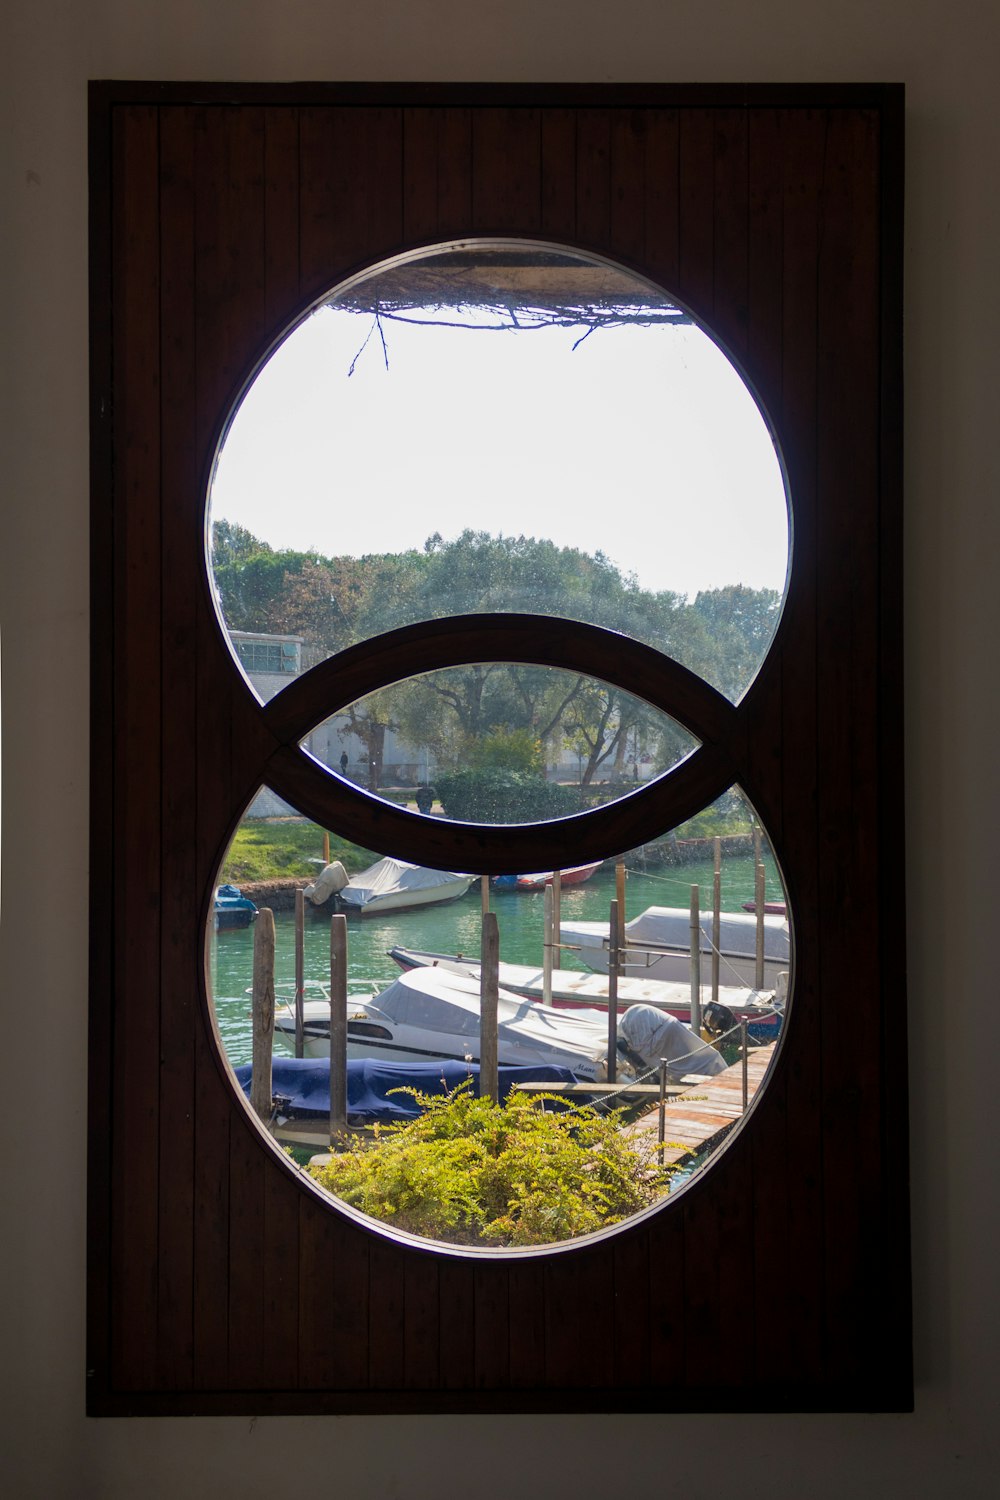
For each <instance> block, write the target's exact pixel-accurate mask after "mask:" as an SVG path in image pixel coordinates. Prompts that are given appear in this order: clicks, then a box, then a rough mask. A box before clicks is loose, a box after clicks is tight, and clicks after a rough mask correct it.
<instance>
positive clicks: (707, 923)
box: [559, 906, 791, 990]
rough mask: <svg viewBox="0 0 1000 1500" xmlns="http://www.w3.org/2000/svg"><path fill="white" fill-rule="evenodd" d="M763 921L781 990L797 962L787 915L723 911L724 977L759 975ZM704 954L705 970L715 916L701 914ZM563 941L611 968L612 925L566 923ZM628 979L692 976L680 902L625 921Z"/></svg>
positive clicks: (742, 981) (772, 982) (687, 917)
mask: <svg viewBox="0 0 1000 1500" xmlns="http://www.w3.org/2000/svg"><path fill="white" fill-rule="evenodd" d="M758 921H760V922H761V923H762V925H763V933H764V988H765V989H768V990H771V989H777V988H778V987H779V984H780V983H781V982H782V981H780V980H779V975H780V974H783V973H787V971H788V970H789V968H790V965H791V934H790V932H789V926H788V920H787V918H786V917H782V916H777V915H764V916H762V917H761V918H758V917H757V916H756V915H754V916H751V915H749V914H748V913H746V912H723V913H722V916H721V918H720V922H719V968H720V980H721V983H723V984H725V985H733V984H736V985H752V984H754V982H755V979H756V967H757V965H756V952H757V927H758ZM700 929H701V942H700V945H699V947H700V954H701V963H702V969H703V978H704V977H705V972H704V971H705V970H706V967H707V965H708V964H710V962H711V958H712V914H711V912H704V911H703V912H702V913H701V917H700ZM559 933H560V941H561V942H562V944H563V945H564V946H565V947H570V948H572V949H573V950H574V951H575V952H576V953H577V954H578V955H579V957H580V958H581V960H582V961H583V962H584V963H585V964H586V965H587V966H588V968H591V969H593V970H594V971H595V972H597V973H601V974H606V973H607V972H608V950H609V939H608V923H607V922H561V923H560V927H559ZM625 942H626V949H627V951H626V954H625V958H624V961H623V963H622V964H621V967H620V973H621V974H622V975H623V976H625V977H631V976H639V977H642V978H645V979H658V980H664V981H671V982H675V983H683V981H684V980H685V979H689V978H690V974H691V914H690V912H689V911H687V910H685V908H683V907H679V906H676V907H675V906H650V907H648V908H647V910H646V911H644V912H642V913H641V914H640V915H639V916H637V917H635V918H633V920H632V921H631V922H626V924H625Z"/></svg>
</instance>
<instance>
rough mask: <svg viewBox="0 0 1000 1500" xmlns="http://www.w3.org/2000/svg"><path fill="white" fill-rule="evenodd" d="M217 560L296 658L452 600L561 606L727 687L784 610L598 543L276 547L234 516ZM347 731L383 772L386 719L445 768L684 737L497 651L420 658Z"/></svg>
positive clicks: (654, 718)
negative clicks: (601, 548)
mask: <svg viewBox="0 0 1000 1500" xmlns="http://www.w3.org/2000/svg"><path fill="white" fill-rule="evenodd" d="M212 567H213V572H214V576H215V583H216V588H217V589H218V593H219V598H220V602H221V606H222V612H223V616H224V618H225V621H226V624H227V626H228V627H229V629H231V630H242V631H251V632H261V633H267V634H277V635H297V636H301V637H302V639H303V643H304V644H303V665H304V666H306V667H308V666H312V665H314V664H315V663H316V662H318V661H322V660H323V659H324V658H326V657H328V656H330V655H332V654H334V653H335V652H338V651H341V650H343V649H344V648H345V647H347V646H350V645H353V644H354V643H355V642H357V641H362V640H366V639H369V638H370V637H371V636H373V635H378V634H381V633H382V632H384V631H386V630H391V629H394V628H395V627H397V626H400V625H405V624H410V623H413V622H415V621H419V620H426V619H434V618H441V617H443V616H447V615H453V614H474V613H480V612H484V611H509V610H513V611H517V612H521V613H530V614H540V615H560V616H564V617H566V616H568V617H570V618H573V619H578V620H583V621H587V622H589V623H591V624H595V625H602V626H605V627H607V628H609V629H611V630H616V631H621V632H623V633H625V634H628V635H631V636H634V637H636V638H637V639H639V640H643V641H645V642H647V643H648V644H650V645H653V646H655V647H656V648H657V649H658V650H661V651H663V652H665V653H666V654H667V655H669V656H672V657H673V658H675V659H676V660H677V661H679V662H681V663H682V664H683V665H684V666H686V667H688V668H689V669H690V670H691V671H693V672H696V673H697V674H698V675H699V676H700V677H702V678H704V679H705V680H706V681H707V682H709V683H711V684H712V685H713V686H714V687H716V688H718V690H719V691H720V692H722V693H724V694H725V695H726V696H727V697H729V698H731V699H734V700H735V699H736V698H738V697H739V696H740V695H741V693H742V692H743V691H744V690H745V688H746V687H747V686H748V684H749V683H750V681H751V679H752V677H753V675H754V673H755V671H756V669H757V667H758V665H759V664H760V661H761V660H762V658H763V656H764V653H765V651H766V649H767V644H768V642H769V641H770V639H771V636H772V634H773V632H774V628H775V626H776V624H777V619H778V613H779V609H780V602H781V601H780V595H779V594H778V593H777V592H776V591H775V590H773V589H750V588H747V587H745V586H743V585H742V584H733V585H730V586H728V587H726V588H721V589H712V590H706V591H703V592H700V593H698V594H697V595H696V596H695V598H694V600H693V601H689V600H688V598H687V597H686V596H685V595H683V594H678V593H675V592H672V591H669V590H664V591H659V592H653V591H650V590H646V589H642V588H640V587H639V585H638V583H637V581H636V580H635V578H634V577H632V576H630V575H627V574H623V573H622V572H621V570H620V569H618V568H617V567H616V566H615V565H614V563H612V562H611V560H610V559H609V558H608V557H606V556H605V555H604V554H603V553H602V552H597V553H594V554H588V553H585V552H581V551H580V550H578V549H577V548H573V547H559V546H557V545H556V544H555V543H553V542H549V541H544V540H538V539H536V538H533V537H523V536H519V537H504V536H499V537H497V536H492V535H490V534H489V533H487V532H482V531H473V530H467V531H465V532H463V533H462V534H461V535H460V536H458V537H456V538H455V539H454V540H450V541H446V540H444V539H442V537H441V536H440V535H439V534H437V533H435V534H434V535H432V536H430V537H429V538H428V539H427V541H426V542H425V544H424V547H423V550H422V551H416V550H411V551H406V552H386V553H377V554H372V555H370V556H365V557H350V556H343V557H326V556H323V555H321V554H320V553H318V552H315V551H307V552H301V551H295V550H292V549H275V548H272V547H271V546H269V545H268V544H267V543H266V542H262V541H260V540H259V539H258V538H257V537H255V536H253V534H252V533H251V532H249V531H247V530H246V529H245V528H244V527H242V526H238V525H235V524H234V523H232V522H229V521H217V522H215V524H214V525H213V528H212ZM344 717H345V725H344V733H345V735H346V734H347V733H351V734H354V735H356V736H357V737H358V739H359V740H360V741H361V743H362V744H363V745H364V746H365V749H366V751H367V757H368V762H369V781H370V785H371V787H372V789H373V790H374V789H375V788H377V786H378V785H379V784H380V781H381V776H382V764H383V760H384V750H385V739H386V735H387V733H388V732H389V731H390V730H391V731H392V732H393V733H394V734H396V736H397V737H398V738H399V739H400V740H401V741H402V743H404V744H406V745H408V746H410V747H411V748H412V749H413V750H414V751H416V752H418V753H426V754H427V755H429V756H432V757H433V759H434V761H435V762H436V764H437V765H438V766H439V767H443V768H451V769H456V768H459V767H461V768H471V769H481V770H512V771H517V772H519V773H525V774H531V773H543V772H544V767H545V765H546V764H548V763H552V762H553V761H555V760H558V758H559V755H560V753H561V751H562V750H563V749H564V748H568V749H569V750H571V751H572V752H573V753H575V754H576V756H577V757H578V764H579V781H580V784H581V786H582V787H589V786H591V785H592V784H594V783H595V782H597V781H604V780H620V779H624V778H626V777H627V776H628V775H629V773H630V771H631V774H632V775H633V776H634V775H635V774H637V767H638V763H639V762H640V761H642V762H643V763H647V764H648V763H652V765H653V767H654V768H655V769H657V770H663V769H666V768H667V767H668V766H670V765H672V764H673V763H674V762H675V761H676V760H678V759H679V758H680V757H681V756H683V755H684V754H686V753H687V751H688V749H689V748H690V747H691V743H692V742H691V740H690V737H689V736H687V735H686V733H685V732H684V731H683V730H682V729H680V727H679V726H677V725H674V724H673V722H672V721H670V720H667V719H666V718H665V717H664V716H663V715H662V714H660V713H658V712H657V711H655V710H653V709H650V708H649V706H648V705H647V704H645V703H642V702H640V701H639V700H638V699H635V698H633V697H630V696H629V695H628V694H626V693H623V692H621V691H620V690H619V689H618V688H615V687H614V686H612V685H611V684H608V683H603V682H599V681H598V680H596V679H594V678H588V677H585V676H581V675H580V674H577V673H571V672H561V671H555V670H553V669H550V668H543V667H530V666H517V665H512V664H505V663H502V662H495V663H479V664H473V665H471V666H467V667H458V668H451V669H448V670H446V671H438V672H433V673H428V674H426V675H425V676H423V677H420V678H417V679H413V680H411V681H409V682H406V683H401V684H395V685H393V686H392V687H389V688H385V689H382V690H381V691H380V692H378V693H375V694H372V695H370V696H369V697H368V698H366V699H365V700H364V701H363V702H360V703H356V704H353V705H351V707H350V708H349V709H348V710H346V712H345V715H344Z"/></svg>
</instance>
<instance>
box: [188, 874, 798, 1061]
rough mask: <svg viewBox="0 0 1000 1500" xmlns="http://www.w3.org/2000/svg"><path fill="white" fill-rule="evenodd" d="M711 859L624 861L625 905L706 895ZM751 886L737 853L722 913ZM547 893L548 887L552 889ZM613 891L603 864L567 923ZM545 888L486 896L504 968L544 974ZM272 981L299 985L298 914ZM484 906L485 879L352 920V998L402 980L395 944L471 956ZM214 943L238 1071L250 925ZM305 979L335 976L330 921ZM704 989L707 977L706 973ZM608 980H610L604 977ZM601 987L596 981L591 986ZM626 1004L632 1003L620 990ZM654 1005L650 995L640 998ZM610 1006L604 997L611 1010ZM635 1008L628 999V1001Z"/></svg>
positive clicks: (772, 877) (286, 932)
mask: <svg viewBox="0 0 1000 1500" xmlns="http://www.w3.org/2000/svg"><path fill="white" fill-rule="evenodd" d="M763 862H764V867H765V879H766V889H767V895H768V898H769V899H775V900H780V899H781V898H782V897H783V890H782V886H781V882H780V879H779V878H778V875H777V871H776V869H775V867H774V865H773V864H772V862H771V861H770V859H769V857H768V856H767V854H766V853H765V855H764V860H763ZM712 880H713V860H712V856H711V852H710V851H709V852H708V854H707V857H706V858H705V859H704V860H703V861H700V862H695V863H689V864H685V865H684V866H682V867H679V868H670V869H667V870H662V869H661V870H659V871H656V872H649V871H647V872H644V871H642V870H641V869H634V868H631V867H629V866H628V865H626V882H625V892H626V902H627V906H628V910H629V911H632V912H635V913H638V912H640V911H643V910H645V908H646V907H648V906H652V905H680V904H682V903H686V902H687V901H688V899H689V897H690V890H691V886H692V884H698V885H699V886H700V887H701V888H702V889H703V890H705V891H708V892H710V891H711V889H712ZM754 888H755V872H754V861H753V858H752V856H742V855H738V856H733V857H731V858H729V859H727V860H726V861H725V863H724V865H723V876H722V909H723V910H725V911H731V912H737V911H740V910H741V909H742V903H743V902H744V901H746V900H748V899H750V898H751V897H752V896H753V893H754ZM548 889H551V887H548ZM616 892H617V882H616V872H615V866H614V864H613V863H608V864H605V865H603V866H602V867H601V868H600V869H599V870H598V871H597V872H596V873H595V874H594V875H593V876H592V878H591V879H590V880H588V881H587V882H586V883H585V884H581V885H576V886H573V887H571V888H569V889H567V890H564V891H563V893H562V901H561V909H562V915H563V918H564V919H565V920H567V921H570V920H579V921H595V922H596V921H605V922H606V921H607V917H608V910H609V904H610V902H611V901H612V900H614V899H615V897H616ZM544 902H545V896H544V891H541V890H539V891H507V892H505V891H502V890H499V891H497V890H494V891H491V893H490V903H491V908H492V910H493V911H494V912H495V913H496V917H497V923H498V927H499V934H500V960H501V962H502V963H510V964H522V965H526V966H529V967H531V968H533V969H535V970H536V971H537V970H538V969H539V968H540V966H541V965H540V960H541V959H542V947H543V937H542V930H543V916H544ZM274 921H275V932H276V941H275V960H274V962H275V982H276V985H277V987H278V989H279V991H281V990H284V991H286V992H287V991H288V989H289V987H294V984H295V973H296V971H295V916H294V912H292V911H276V912H275V917H274ZM481 921H482V902H481V893H480V889H479V882H478V881H477V882H475V884H474V885H473V886H472V888H471V889H470V890H469V892H468V894H467V895H465V896H463V897H462V898H461V899H459V900H457V901H454V902H451V903H449V904H447V905H442V906H436V907H428V908H425V909H422V910H416V911H402V912H395V913H392V912H387V913H384V914H383V915H381V916H380V917H379V918H377V919H374V918H372V919H369V920H366V921H364V922H360V923H357V924H352V925H351V929H350V940H349V947H348V962H347V979H348V987H349V990H350V991H351V992H352V993H360V992H364V993H368V994H374V993H376V992H377V991H378V990H380V989H384V988H385V987H387V986H388V985H389V984H390V983H391V982H392V981H393V980H394V979H395V978H396V977H397V976H398V974H399V969H398V967H397V966H396V964H395V963H394V961H393V959H392V958H391V957H390V951H391V950H392V949H393V948H403V949H420V950H424V951H430V952H437V953H442V954H465V955H467V956H468V955H475V956H476V958H478V955H479V951H480V941H481V937H480V934H481ZM209 941H210V955H209V960H210V970H209V972H210V975H211V984H212V995H211V999H212V1005H213V1010H214V1014H215V1020H216V1025H217V1028H218V1032H219V1036H220V1040H221V1042H222V1046H223V1048H224V1050H225V1053H226V1055H227V1057H228V1059H229V1061H230V1062H231V1063H232V1064H233V1065H234V1066H235V1065H238V1064H240V1063H246V1062H249V1061H250V1058H251V1041H252V1035H251V1022H250V1002H249V996H248V992H249V987H250V984H251V981H252V977H253V929H252V928H247V929H243V930H234V931H222V932H213V933H210V934H209ZM303 950H304V951H303V976H304V980H305V982H306V983H307V984H309V983H320V984H325V983H327V982H328V981H329V975H330V954H329V927H328V923H325V922H315V921H309V922H306V924H305V930H304V942H303ZM558 968H560V969H562V970H566V971H567V972H568V973H570V974H574V973H575V974H578V975H579V976H580V983H581V986H583V987H584V988H585V989H589V988H590V986H591V984H592V983H593V981H592V979H591V978H590V977H589V976H590V971H589V970H587V969H586V968H585V966H584V965H583V964H582V963H581V962H580V960H579V959H578V958H577V957H576V955H575V954H574V953H573V952H572V951H570V952H564V953H563V954H562V955H561V963H560V964H559V965H558ZM702 978H703V981H704V985H705V990H706V992H707V989H708V980H709V974H708V970H707V966H706V972H705V973H704V974H703V976H702ZM604 984H605V985H606V984H607V979H606V978H605V979H604ZM594 988H595V990H596V991H599V981H598V984H597V985H596V986H595V987H594ZM621 998H622V999H625V998H628V997H627V996H626V995H624V994H623V996H622V997H621ZM636 998H637V999H639V998H641V999H642V1000H643V1001H644V1003H648V1000H649V996H648V995H647V996H641V997H639V996H637V997H636ZM587 1003H588V1005H590V1004H593V1005H595V1006H598V1005H599V1004H600V999H599V993H595V995H594V996H593V998H591V996H590V995H588V999H587ZM606 1003H607V1002H606V1001H605V1004H606ZM630 1003H631V1000H630ZM276 1050H277V1051H278V1052H283V1051H284V1052H287V1051H288V1050H289V1049H288V1047H287V1045H286V1044H285V1043H284V1042H282V1041H280V1040H276Z"/></svg>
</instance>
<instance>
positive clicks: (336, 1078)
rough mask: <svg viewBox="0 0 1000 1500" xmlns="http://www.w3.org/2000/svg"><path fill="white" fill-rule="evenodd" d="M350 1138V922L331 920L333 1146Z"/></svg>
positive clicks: (341, 919) (337, 918)
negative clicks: (348, 1109)
mask: <svg viewBox="0 0 1000 1500" xmlns="http://www.w3.org/2000/svg"><path fill="white" fill-rule="evenodd" d="M346 1134H347V918H346V917H345V916H344V914H343V913H342V912H338V913H337V915H336V916H335V917H332V918H331V920H330V1144H331V1146H333V1145H335V1144H336V1143H337V1142H338V1141H340V1140H343V1138H344V1136H345V1135H346Z"/></svg>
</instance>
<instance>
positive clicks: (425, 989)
mask: <svg viewBox="0 0 1000 1500" xmlns="http://www.w3.org/2000/svg"><path fill="white" fill-rule="evenodd" d="M479 1007H480V995H479V984H478V982H477V981H475V980H472V979H468V978H466V977H465V976H463V975H461V974H451V973H447V972H446V971H444V970H441V969H420V970H415V971H414V972H413V973H409V974H401V975H400V976H399V978H398V979H395V980H394V981H393V982H392V984H390V985H389V987H388V988H387V989H385V990H383V991H382V992H381V993H380V994H377V995H370V996H350V997H349V998H348V1002H347V1055H348V1057H349V1058H356V1057H381V1058H384V1059H386V1060H390V1061H395V1062H425V1061H427V1060H428V1059H431V1058H434V1059H439V1058H440V1059H452V1060H457V1061H460V1062H478V1061H479V1019H480V1018H479ZM275 1033H276V1035H277V1036H280V1037H282V1038H283V1039H284V1041H285V1042H286V1043H287V1044H290V1045H291V1044H294V1040H295V1013H294V1010H293V1009H292V1007H291V1006H282V1007H281V1008H280V1009H278V1010H277V1011H276V1012H275ZM303 1034H304V1039H303V1051H304V1053H305V1055H306V1057H326V1056H328V1055H329V1052H330V1000H329V995H327V997H326V998H325V999H322V1000H307V1001H305V1003H304V1006H303ZM497 1051H498V1058H499V1061H500V1062H501V1063H503V1064H509V1065H521V1066H526V1065H533V1064H536V1063H541V1064H554V1065H556V1066H558V1067H565V1068H569V1069H571V1070H572V1072H573V1073H574V1074H576V1076H577V1077H578V1078H581V1079H585V1080H590V1081H593V1082H601V1081H603V1079H605V1078H606V1077H607V1051H608V1023H607V1018H606V1016H603V1015H601V1014H600V1013H599V1012H595V1011H575V1012H573V1013H568V1012H566V1011H556V1010H552V1009H550V1008H549V1007H546V1006H541V1005H536V1004H535V1003H534V1002H533V1001H531V1000H525V999H523V998H522V997H521V996H519V995H512V994H509V993H508V992H507V991H505V990H501V992H500V999H499V1006H498V1047H497ZM622 1068H623V1060H622V1059H619V1061H618V1075H619V1077H623V1076H624V1077H627V1076H629V1072H628V1069H627V1068H626V1071H625V1073H624V1074H623V1072H622Z"/></svg>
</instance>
